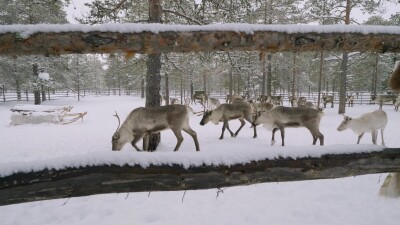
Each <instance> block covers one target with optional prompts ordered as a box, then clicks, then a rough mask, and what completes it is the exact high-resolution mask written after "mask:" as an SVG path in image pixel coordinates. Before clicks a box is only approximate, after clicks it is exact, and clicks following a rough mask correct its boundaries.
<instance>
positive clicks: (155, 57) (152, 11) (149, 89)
mask: <svg viewBox="0 0 400 225" xmlns="http://www.w3.org/2000/svg"><path fill="white" fill-rule="evenodd" d="M149 23H161V1H160V0H149ZM160 70H161V54H160V53H150V54H148V56H147V76H146V83H147V86H146V107H158V106H160V86H161V76H160ZM160 139H161V135H160V133H157V134H151V135H150V138H149V151H155V150H156V149H157V146H158V143H159V142H160Z"/></svg>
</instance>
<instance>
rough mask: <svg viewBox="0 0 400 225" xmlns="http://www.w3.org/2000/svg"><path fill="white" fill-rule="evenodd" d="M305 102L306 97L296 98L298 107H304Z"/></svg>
mask: <svg viewBox="0 0 400 225" xmlns="http://www.w3.org/2000/svg"><path fill="white" fill-rule="evenodd" d="M306 103H307V98H306V97H299V98H298V99H297V106H298V107H304V106H305V105H306Z"/></svg>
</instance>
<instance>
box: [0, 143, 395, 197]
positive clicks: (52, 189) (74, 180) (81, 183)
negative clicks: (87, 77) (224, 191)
mask: <svg viewBox="0 0 400 225" xmlns="http://www.w3.org/2000/svg"><path fill="white" fill-rule="evenodd" d="M366 146H368V145H366ZM149 155H154V153H152V154H149ZM170 155H176V154H174V153H170ZM191 155H197V153H196V154H191ZM171 157H172V156H171ZM53 161H54V160H52V163H54V162H53ZM195 161H196V160H194V161H193V162H195ZM216 161H218V160H216ZM193 162H192V163H193ZM75 163H76V162H75ZM25 164H26V162H25ZM2 169H4V168H2ZM1 171H3V170H1ZM385 172H400V149H385V150H382V151H372V152H369V151H367V152H358V153H342V154H323V155H321V157H312V156H309V157H302V158H295V159H294V158H275V159H264V160H252V161H248V162H246V163H234V164H231V165H226V164H218V163H215V164H214V166H210V165H209V163H204V164H199V165H196V166H189V167H186V166H184V165H183V164H179V163H168V164H159V163H151V164H148V165H146V167H145V168H144V167H143V166H141V165H140V164H131V165H129V164H122V165H116V164H103V163H100V164H99V163H93V164H92V165H85V166H80V167H79V166H78V167H60V168H56V167H51V166H49V167H45V168H42V169H40V170H31V171H25V172H21V171H19V172H18V170H17V171H15V172H14V173H9V174H7V175H5V176H2V177H1V176H0V205H9V204H17V203H22V202H31V201H39V200H49V199H57V198H69V197H79V196H88V195H94V194H105V193H120V192H143V191H146V192H151V191H176V190H185V191H186V190H198V189H210V188H217V189H218V188H223V187H230V186H238V185H251V184H256V183H263V182H284V181H300V180H314V179H328V178H340V177H348V176H357V175H364V174H372V173H385ZM3 175H4V174H3Z"/></svg>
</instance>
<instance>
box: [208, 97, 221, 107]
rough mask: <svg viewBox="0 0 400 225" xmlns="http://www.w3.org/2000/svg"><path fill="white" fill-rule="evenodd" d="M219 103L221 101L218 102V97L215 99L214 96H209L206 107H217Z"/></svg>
mask: <svg viewBox="0 0 400 225" xmlns="http://www.w3.org/2000/svg"><path fill="white" fill-rule="evenodd" d="M220 105H221V103H220V102H219V100H218V99H216V98H209V99H208V108H209V109H214V108H217V107H218V106H220Z"/></svg>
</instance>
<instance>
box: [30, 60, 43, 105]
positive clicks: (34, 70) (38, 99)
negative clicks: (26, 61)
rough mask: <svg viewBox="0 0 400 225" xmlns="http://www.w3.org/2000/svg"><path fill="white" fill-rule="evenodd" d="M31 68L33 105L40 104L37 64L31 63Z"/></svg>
mask: <svg viewBox="0 0 400 225" xmlns="http://www.w3.org/2000/svg"><path fill="white" fill-rule="evenodd" d="M32 68H33V76H34V77H35V83H36V85H35V87H34V88H33V95H34V97H35V105H40V103H41V101H40V88H39V84H38V83H37V82H38V79H39V71H38V65H37V64H36V63H35V64H33V65H32Z"/></svg>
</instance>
